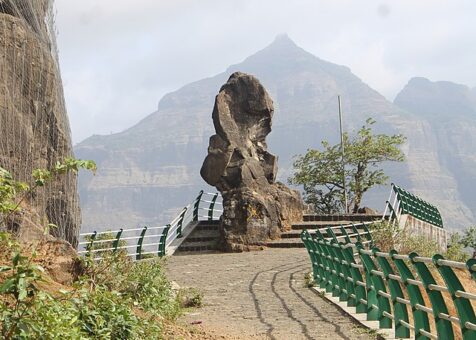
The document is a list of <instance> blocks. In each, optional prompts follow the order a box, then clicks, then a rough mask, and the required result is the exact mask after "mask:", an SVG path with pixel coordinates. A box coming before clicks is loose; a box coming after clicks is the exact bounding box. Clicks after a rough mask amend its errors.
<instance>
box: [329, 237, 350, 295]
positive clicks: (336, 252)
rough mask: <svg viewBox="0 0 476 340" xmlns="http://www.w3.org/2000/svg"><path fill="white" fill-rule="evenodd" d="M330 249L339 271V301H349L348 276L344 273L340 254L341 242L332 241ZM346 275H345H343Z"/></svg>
mask: <svg viewBox="0 0 476 340" xmlns="http://www.w3.org/2000/svg"><path fill="white" fill-rule="evenodd" d="M329 251H330V254H331V256H332V258H333V262H334V268H336V272H337V285H338V286H339V301H347V300H348V299H349V294H348V292H347V289H346V288H347V285H346V278H345V275H344V270H343V268H342V267H343V265H342V260H343V258H342V254H340V247H339V243H337V242H330V243H329ZM342 275H344V277H342Z"/></svg>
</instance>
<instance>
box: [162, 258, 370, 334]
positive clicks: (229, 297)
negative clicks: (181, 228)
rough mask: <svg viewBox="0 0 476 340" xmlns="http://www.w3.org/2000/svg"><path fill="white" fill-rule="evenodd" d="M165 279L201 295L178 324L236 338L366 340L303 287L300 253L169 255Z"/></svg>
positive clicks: (305, 268)
mask: <svg viewBox="0 0 476 340" xmlns="http://www.w3.org/2000/svg"><path fill="white" fill-rule="evenodd" d="M167 271H168V275H169V279H171V280H173V281H175V282H177V283H178V284H179V285H180V286H182V287H196V288H198V289H199V290H201V291H202V292H203V293H204V307H202V308H200V309H196V310H194V311H193V312H192V313H190V314H188V315H186V316H185V317H184V318H183V320H184V321H185V322H187V323H190V322H192V321H201V322H202V325H203V327H204V329H206V330H211V331H212V332H213V333H215V334H219V335H224V336H225V338H235V339H250V338H251V339H369V338H371V336H370V334H369V333H367V332H366V331H365V330H363V329H362V328H360V327H359V326H357V325H355V324H354V323H353V322H352V321H351V319H350V318H349V317H347V316H346V315H344V314H342V313H341V312H340V310H339V309H338V308H337V307H335V306H333V305H332V304H330V303H328V302H327V301H326V300H324V299H323V298H321V297H320V296H318V295H316V294H315V293H314V292H313V291H311V290H310V289H309V288H306V287H305V285H304V275H305V273H307V272H309V271H310V263H309V258H308V255H307V253H306V250H305V249H268V250H265V251H260V252H249V253H241V254H204V255H181V256H172V257H171V258H169V259H168V261H167Z"/></svg>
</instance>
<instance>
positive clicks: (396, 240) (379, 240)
mask: <svg viewBox="0 0 476 340" xmlns="http://www.w3.org/2000/svg"><path fill="white" fill-rule="evenodd" d="M369 229H370V230H371V231H372V238H373V240H374V243H375V246H376V247H377V248H379V249H380V250H381V251H384V252H389V251H390V250H392V249H395V250H397V251H398V252H400V253H402V254H409V253H411V252H416V253H418V254H419V255H420V256H433V255H434V254H436V253H438V252H439V249H438V244H437V243H436V242H434V241H431V240H428V239H426V237H424V236H419V235H411V234H409V233H408V232H407V231H406V230H400V229H399V228H398V226H396V225H392V224H391V223H388V222H387V221H382V222H377V223H373V224H371V225H370V227H369Z"/></svg>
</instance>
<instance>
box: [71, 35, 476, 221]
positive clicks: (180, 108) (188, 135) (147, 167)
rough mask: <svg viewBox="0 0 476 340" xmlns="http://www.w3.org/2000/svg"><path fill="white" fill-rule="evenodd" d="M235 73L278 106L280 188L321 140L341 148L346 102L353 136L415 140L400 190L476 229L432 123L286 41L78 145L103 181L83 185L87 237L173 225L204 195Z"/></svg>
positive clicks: (400, 168)
mask: <svg viewBox="0 0 476 340" xmlns="http://www.w3.org/2000/svg"><path fill="white" fill-rule="evenodd" d="M235 71H242V72H246V73H249V74H252V75H254V76H256V77H257V78H258V79H260V81H261V83H262V84H263V86H264V87H265V88H266V89H267V91H268V92H269V94H270V96H271V97H272V98H273V100H274V105H275V113H274V116H273V131H272V132H271V133H270V134H269V136H268V138H267V141H268V146H269V150H270V152H272V153H273V154H276V155H277V156H279V160H278V164H279V173H278V175H277V177H278V180H281V181H284V182H285V181H286V179H287V178H288V177H289V176H290V175H291V173H292V160H293V156H294V155H296V154H302V153H305V152H306V149H307V148H317V147H319V146H320V141H321V140H323V139H327V140H330V142H332V143H337V142H338V140H339V139H338V132H339V125H338V115H337V112H338V111H337V110H338V108H337V99H336V98H337V95H338V94H340V95H342V98H343V112H344V128H345V130H347V131H352V130H356V129H358V128H359V127H360V126H361V125H362V124H363V123H364V122H365V119H366V118H368V117H373V118H375V119H376V120H377V122H378V124H377V130H378V132H385V133H403V134H404V135H406V136H408V142H407V144H406V145H405V146H404V151H405V153H406V155H407V157H408V162H406V163H403V164H395V165H391V166H389V167H388V168H387V172H388V174H389V175H390V177H391V180H392V181H394V182H395V183H398V184H399V185H401V186H403V187H405V188H406V189H408V190H410V191H415V192H416V193H417V194H420V195H421V196H422V198H424V199H425V200H428V201H430V202H433V203H435V204H436V205H438V207H439V208H440V210H441V212H442V214H443V217H444V219H445V221H446V222H448V223H447V225H448V226H465V225H468V224H469V223H470V222H471V219H472V215H471V213H470V212H469V209H468V207H467V206H466V203H465V201H463V196H461V192H460V188H459V187H458V184H457V180H456V178H455V176H454V174H453V173H452V172H451V171H449V170H448V167H447V162H442V161H441V158H440V157H441V155H440V150H439V149H438V148H437V146H436V145H437V144H435V143H434V141H435V138H436V137H435V136H434V130H433V129H434V125H432V123H431V122H429V120H428V118H427V117H425V116H422V115H420V114H416V113H414V112H413V111H411V110H408V109H406V107H405V106H404V108H400V107H399V106H398V105H395V104H393V103H391V102H389V101H387V100H386V99H385V98H384V97H383V96H382V95H380V94H379V93H377V92H376V91H375V90H373V89H371V88H370V87H369V86H367V85H366V84H365V83H363V82H362V81H361V80H360V79H359V78H358V77H356V76H355V75H353V74H352V73H351V71H350V70H349V69H348V68H347V67H344V66H340V65H335V64H332V63H329V62H326V61H323V60H321V59H319V58H317V57H315V56H313V55H312V54H310V53H308V52H306V51H304V50H303V49H301V48H299V47H298V46H296V45H295V44H294V42H292V41H291V40H290V39H289V38H288V37H286V36H281V37H278V38H277V39H276V40H275V41H274V42H273V43H272V44H271V45H269V46H268V47H266V48H265V49H263V50H261V51H259V52H258V53H256V54H254V55H252V56H250V57H249V58H247V59H246V60H244V61H243V62H242V63H240V64H237V65H233V66H231V67H230V68H228V70H226V72H224V73H222V74H219V75H217V76H215V77H212V78H207V79H203V80H200V81H197V82H195V83H191V84H189V85H186V86H184V87H183V88H181V89H179V90H177V91H175V92H173V93H170V94H168V95H166V96H164V98H162V100H161V101H160V103H159V107H158V110H157V112H154V113H152V114H151V115H149V116H148V117H147V118H145V119H144V120H142V121H141V122H139V123H138V124H137V125H135V126H134V127H132V128H130V129H128V130H126V131H124V132H122V133H119V134H114V135H110V136H93V137H91V138H88V139H87V140H85V141H84V142H82V143H80V144H79V145H78V146H77V147H76V151H77V155H78V156H80V157H81V158H91V159H95V160H96V161H98V165H99V170H98V174H97V176H95V177H92V176H89V175H87V176H85V177H83V178H82V180H81V185H80V192H81V197H82V202H83V212H84V221H85V223H84V225H85V228H94V227H100V228H105V227H111V224H113V225H114V226H119V225H122V224H128V225H134V224H138V223H165V222H167V221H168V220H169V219H170V218H171V217H172V215H173V214H174V213H176V212H178V211H179V210H180V208H182V207H183V205H184V204H185V203H186V202H188V201H189V200H191V199H192V198H193V197H194V195H196V193H197V192H198V190H200V189H202V188H203V187H204V186H206V183H204V182H203V181H202V179H201V178H200V176H199V171H200V165H201V163H202V160H203V159H204V157H205V156H206V152H207V145H208V137H209V136H210V135H212V134H213V133H214V130H213V125H212V124H211V121H210V107H211V106H212V105H213V101H214V97H215V94H216V93H217V91H218V89H219V88H220V86H221V84H223V83H225V82H226V80H227V78H228V76H229V75H230V74H231V73H233V72H235ZM396 103H397V104H398V102H396ZM402 106H403V105H402ZM462 125H464V124H462ZM441 128H442V129H445V125H444V124H443V125H441ZM447 131H448V134H450V135H451V136H453V137H454V134H453V133H452V132H451V130H449V129H448V130H447ZM460 142H461V143H463V141H462V140H461V141H460ZM461 147H462V145H461ZM467 148H470V149H471V146H470V145H467ZM461 152H464V153H465V154H467V153H468V150H464V151H463V150H462V151H461ZM388 191H389V188H386V187H384V188H378V189H376V190H373V191H371V192H369V194H368V196H367V200H366V202H364V204H365V205H368V206H371V207H374V208H376V209H383V207H384V202H385V200H386V199H387V196H388Z"/></svg>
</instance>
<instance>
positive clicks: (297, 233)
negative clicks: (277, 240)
mask: <svg viewBox="0 0 476 340" xmlns="http://www.w3.org/2000/svg"><path fill="white" fill-rule="evenodd" d="M281 238H282V239H288V238H301V231H299V230H291V231H286V232H284V233H281Z"/></svg>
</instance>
